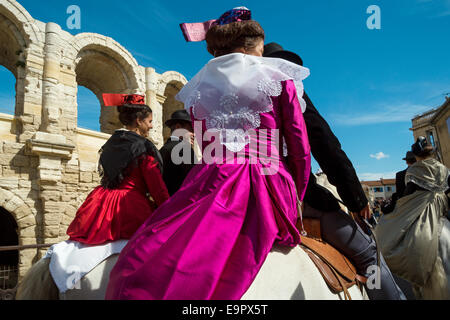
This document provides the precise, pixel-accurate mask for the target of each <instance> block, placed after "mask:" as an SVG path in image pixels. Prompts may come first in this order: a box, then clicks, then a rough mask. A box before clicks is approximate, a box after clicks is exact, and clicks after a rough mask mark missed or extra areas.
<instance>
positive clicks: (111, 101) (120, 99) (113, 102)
mask: <svg viewBox="0 0 450 320" xmlns="http://www.w3.org/2000/svg"><path fill="white" fill-rule="evenodd" d="M103 102H104V103H105V106H106V107H113V106H123V105H124V104H145V96H142V95H138V94H117V93H104V94H103Z"/></svg>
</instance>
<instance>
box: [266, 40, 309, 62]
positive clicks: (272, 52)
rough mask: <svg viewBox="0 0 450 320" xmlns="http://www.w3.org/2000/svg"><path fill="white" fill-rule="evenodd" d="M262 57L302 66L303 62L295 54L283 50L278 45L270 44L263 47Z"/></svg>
mask: <svg viewBox="0 0 450 320" xmlns="http://www.w3.org/2000/svg"><path fill="white" fill-rule="evenodd" d="M263 57H270V58H281V59H285V60H288V61H290V62H293V63H295V64H298V65H301V66H303V60H302V58H300V56H299V55H298V54H296V53H293V52H291V51H287V50H284V49H283V47H282V46H280V45H279V44H278V43H275V42H271V43H268V44H266V45H265V46H264V53H263Z"/></svg>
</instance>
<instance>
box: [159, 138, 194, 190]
mask: <svg viewBox="0 0 450 320" xmlns="http://www.w3.org/2000/svg"><path fill="white" fill-rule="evenodd" d="M179 143H181V141H172V140H171V139H170V138H169V139H168V140H167V142H166V143H165V144H164V146H163V147H162V148H161V149H160V150H159V152H160V153H161V157H162V160H163V179H164V182H165V183H166V186H167V190H168V191H169V194H170V195H173V194H174V193H175V192H177V191H178V189H180V187H181V185H182V184H183V181H184V179H185V178H186V176H187V175H188V173H189V171H190V170H191V169H192V167H193V166H194V159H195V158H194V157H195V154H194V150H193V149H192V148H191V154H190V160H191V161H190V163H187V164H185V163H181V164H174V163H173V162H172V158H171V154H172V150H173V148H174V147H175V146H176V145H177V144H179ZM180 157H183V151H182V150H181V152H180Z"/></svg>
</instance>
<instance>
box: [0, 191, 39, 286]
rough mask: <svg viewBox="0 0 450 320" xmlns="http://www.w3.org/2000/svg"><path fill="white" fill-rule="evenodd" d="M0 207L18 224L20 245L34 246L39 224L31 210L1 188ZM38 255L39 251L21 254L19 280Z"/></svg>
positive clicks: (25, 251)
mask: <svg viewBox="0 0 450 320" xmlns="http://www.w3.org/2000/svg"><path fill="white" fill-rule="evenodd" d="M0 207H2V208H4V209H5V210H7V211H8V212H9V213H10V214H11V215H12V217H13V218H14V219H15V221H16V223H17V227H18V230H17V236H18V239H19V245H25V244H34V243H37V241H38V224H37V221H36V217H35V216H34V215H33V212H32V210H31V208H30V207H29V206H28V205H27V204H26V203H25V202H24V201H23V200H22V199H20V198H19V197H18V196H16V195H15V194H14V193H12V192H11V191H8V190H5V189H3V188H0ZM37 255H38V251H37V249H27V250H21V251H20V252H19V279H20V278H21V277H22V276H23V275H24V274H25V272H26V271H27V270H28V269H29V268H30V267H31V265H32V263H33V262H34V261H33V260H35V259H36V257H37Z"/></svg>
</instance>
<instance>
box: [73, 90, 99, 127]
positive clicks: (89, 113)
mask: <svg viewBox="0 0 450 320" xmlns="http://www.w3.org/2000/svg"><path fill="white" fill-rule="evenodd" d="M77 101H78V127H80V128H84V129H89V130H94V131H100V102H99V100H98V98H97V96H96V95H95V94H94V93H93V92H92V91H91V90H89V89H88V88H85V87H83V86H78V94H77Z"/></svg>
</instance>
